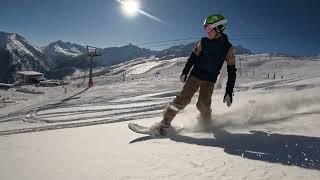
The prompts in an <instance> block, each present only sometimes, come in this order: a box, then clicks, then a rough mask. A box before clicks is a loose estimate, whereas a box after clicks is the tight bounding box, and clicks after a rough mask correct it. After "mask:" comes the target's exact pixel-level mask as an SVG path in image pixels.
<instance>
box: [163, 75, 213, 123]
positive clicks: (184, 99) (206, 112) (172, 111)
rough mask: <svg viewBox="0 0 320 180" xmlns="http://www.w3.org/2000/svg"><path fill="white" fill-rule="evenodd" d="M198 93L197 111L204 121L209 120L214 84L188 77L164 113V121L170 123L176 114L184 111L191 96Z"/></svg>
mask: <svg viewBox="0 0 320 180" xmlns="http://www.w3.org/2000/svg"><path fill="white" fill-rule="evenodd" d="M199 88H200V91H199V97H198V102H197V109H198V110H199V111H200V115H201V116H202V117H203V118H205V119H211V96H212V92H213V89H214V83H213V82H209V81H203V80H200V79H198V78H196V77H194V76H192V75H190V76H189V77H188V79H187V81H186V82H185V84H184V86H183V89H182V91H181V92H180V93H179V94H178V95H177V96H176V97H175V99H174V100H173V101H172V102H171V103H170V104H169V106H168V107H167V109H166V110H165V112H164V115H163V117H164V119H166V120H167V121H172V120H173V119H174V117H175V116H176V115H177V114H178V112H179V111H180V110H182V109H184V108H185V107H186V106H187V105H188V104H189V103H190V102H191V99H192V97H193V95H194V94H195V93H196V92H197V91H198V89H199Z"/></svg>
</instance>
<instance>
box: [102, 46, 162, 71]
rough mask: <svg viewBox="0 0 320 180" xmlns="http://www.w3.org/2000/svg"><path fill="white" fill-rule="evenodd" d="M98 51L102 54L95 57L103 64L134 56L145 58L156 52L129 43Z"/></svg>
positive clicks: (106, 64)
mask: <svg viewBox="0 0 320 180" xmlns="http://www.w3.org/2000/svg"><path fill="white" fill-rule="evenodd" d="M100 53H101V54H102V56H101V57H99V58H97V61H98V62H100V64H102V65H104V66H110V65H114V64H118V63H121V62H125V61H129V60H132V59H136V58H144V57H145V58H147V57H150V56H152V55H154V54H156V53H157V52H156V51H151V50H149V49H145V48H140V47H138V46H135V45H132V44H129V45H126V46H122V47H110V48H104V49H101V50H100Z"/></svg>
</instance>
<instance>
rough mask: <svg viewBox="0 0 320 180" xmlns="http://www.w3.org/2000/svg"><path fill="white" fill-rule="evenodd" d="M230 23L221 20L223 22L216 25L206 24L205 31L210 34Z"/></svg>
mask: <svg viewBox="0 0 320 180" xmlns="http://www.w3.org/2000/svg"><path fill="white" fill-rule="evenodd" d="M227 23H228V20H226V19H224V20H221V21H218V22H216V23H213V24H206V25H204V30H205V31H206V32H207V33H209V32H211V31H212V30H213V29H214V28H215V27H218V26H220V25H223V24H227Z"/></svg>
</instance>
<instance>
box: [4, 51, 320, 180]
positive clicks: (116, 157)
mask: <svg viewBox="0 0 320 180" xmlns="http://www.w3.org/2000/svg"><path fill="white" fill-rule="evenodd" d="M264 57H265V61H266V62H264V63H261V62H262V61H264V60H263V58H264ZM241 58H246V59H248V61H247V62H246V63H245V64H243V67H246V68H247V69H250V68H254V69H255V75H253V73H252V72H251V73H248V76H244V75H243V76H242V77H239V78H238V81H237V85H236V92H235V96H234V104H233V105H232V107H231V108H227V106H226V105H225V104H223V103H222V98H223V95H224V88H222V89H216V90H215V92H214V95H213V97H212V101H213V104H212V109H213V111H214V112H213V115H214V127H212V128H211V129H210V130H209V131H206V132H199V131H197V123H196V122H197V120H196V115H197V113H198V112H197V110H196V107H195V103H196V100H197V99H196V98H197V94H196V95H195V97H194V99H193V100H192V102H191V104H190V105H189V106H187V108H186V109H185V110H183V111H182V112H181V113H180V114H178V116H177V117H176V119H175V121H174V122H173V125H174V126H183V127H184V130H183V131H182V132H181V133H179V134H171V135H169V136H168V137H165V138H153V137H150V136H145V135H141V134H136V133H133V132H132V131H130V130H129V129H128V127H127V124H128V123H129V122H135V123H139V124H143V125H152V124H153V123H154V122H156V121H159V120H161V113H162V112H163V110H164V108H165V107H166V105H167V103H168V102H170V101H171V100H172V98H174V96H175V94H176V93H177V92H178V91H179V90H180V89H181V87H182V84H181V83H180V82H179V80H178V76H179V75H180V74H179V73H180V71H181V69H182V68H183V66H177V65H176V63H173V62H174V61H170V62H169V61H168V62H164V63H165V64H163V65H159V66H153V67H152V68H151V69H149V70H144V71H143V73H142V74H135V75H134V76H130V78H129V77H128V78H127V80H126V81H121V75H110V76H107V75H106V76H101V77H96V78H95V81H96V86H95V87H94V88H91V89H88V90H86V91H83V92H82V93H80V94H78V95H76V96H72V95H73V94H75V93H77V92H80V91H81V88H80V89H78V88H77V86H76V85H74V86H73V85H71V86H70V87H68V89H69V91H70V92H68V93H67V94H62V93H61V92H60V90H59V89H58V90H55V91H51V90H50V89H47V90H48V92H50V93H46V94H44V95H41V96H43V97H42V98H39V96H34V95H32V96H31V95H30V97H28V96H25V98H27V99H29V100H28V101H23V102H20V103H17V104H12V105H8V106H7V107H4V108H0V113H1V115H2V118H1V120H2V121H1V126H0V128H1V129H0V158H1V163H0V179H10V180H15V179H17V180H18V179H19V180H20V179H32V180H37V179H39V180H40V179H41V180H42V179H47V180H56V179H77V180H82V179H219V180H220V179H221V180H227V179H232V180H233V179H249V180H251V179H253V180H256V179H263V180H265V179H272V180H273V179H287V180H301V179H312V180H313V179H320V171H319V170H320V132H319V127H320V122H319V117H320V106H319V104H320V95H319V94H318V93H319V91H320V74H319V67H320V63H319V61H312V60H309V59H290V58H289V57H277V60H278V61H277V62H278V64H286V66H284V65H283V66H281V65H279V68H281V69H280V70H279V69H277V73H281V74H282V75H284V78H283V79H281V78H279V77H277V78H276V79H275V80H274V79H272V78H269V79H267V78H266V75H267V73H271V72H272V67H273V66H272V64H273V63H274V62H269V61H267V58H268V55H255V56H252V55H250V56H249V55H247V56H241ZM259 59H260V60H259ZM180 60H181V59H180ZM258 62H259V63H258ZM288 63H289V64H288ZM127 65H128V64H124V65H123V66H122V67H123V69H122V70H127V69H130V67H132V66H127ZM137 67H139V68H141V66H137ZM164 67H165V68H164ZM117 68H118V70H119V68H120V69H121V66H120V67H117ZM258 69H259V70H258ZM130 70H131V71H132V70H133V69H132V68H131V69H130ZM136 72H137V71H136ZM155 72H160V74H159V76H158V77H155V76H154V73H155ZM272 74H273V72H272ZM131 77H133V78H131ZM110 79H112V80H110ZM107 80H110V81H108V82H107ZM75 83H81V82H80V80H79V82H75ZM40 90H46V89H45V88H43V89H40ZM1 93H2V94H5V93H9V92H4V91H1ZM59 93H60V94H59ZM5 95H8V96H9V94H5ZM62 95H63V96H62ZM16 96H19V94H16ZM70 97H71V98H70ZM32 110H33V111H35V112H34V115H33V116H32V117H31V118H30V119H26V118H25V115H28V114H29V115H31V114H32V113H30V112H32ZM18 112H25V113H18ZM15 114H17V115H15ZM28 130H29V131H28Z"/></svg>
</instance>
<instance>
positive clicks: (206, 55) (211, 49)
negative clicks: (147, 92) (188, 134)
mask: <svg viewBox="0 0 320 180" xmlns="http://www.w3.org/2000/svg"><path fill="white" fill-rule="evenodd" d="M226 26H227V19H225V18H224V17H223V16H222V15H219V14H215V15H211V16H208V17H207V18H206V19H205V21H204V30H205V32H206V33H207V35H208V37H203V38H201V40H200V42H199V43H198V44H197V45H196V47H195V48H194V49H193V51H192V53H191V55H190V57H189V58H188V61H187V63H186V65H185V67H184V69H183V71H182V74H181V76H180V80H181V81H182V82H183V83H184V86H183V89H182V91H181V92H180V93H179V94H178V95H177V96H176V97H175V99H174V100H173V101H172V102H171V103H170V104H169V105H168V107H167V109H166V110H165V111H164V115H163V120H162V121H160V122H157V123H156V124H154V125H153V126H151V127H150V129H149V132H150V134H154V135H166V134H167V133H168V131H169V129H170V127H171V121H172V120H173V119H174V117H175V116H176V115H177V113H178V112H179V111H180V110H182V109H184V108H185V107H186V106H187V105H188V104H189V103H190V102H191V99H192V97H193V95H194V94H195V93H196V91H197V90H198V89H199V88H200V92H199V97H198V102H197V105H196V106H197V109H198V110H199V111H200V115H199V117H198V120H199V123H200V124H205V125H207V126H208V125H210V123H211V121H212V120H211V96H212V93H213V88H214V84H215V82H216V81H217V77H218V75H219V74H220V70H221V67H222V65H223V63H224V61H226V62H227V70H228V81H227V86H226V92H225V95H224V98H223V102H224V103H227V106H228V107H230V106H231V104H232V101H233V88H234V85H235V81H236V71H237V69H236V66H235V50H234V47H232V44H231V43H230V42H229V40H228V36H227V35H226V34H224V33H223V31H224V30H225V29H226Z"/></svg>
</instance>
